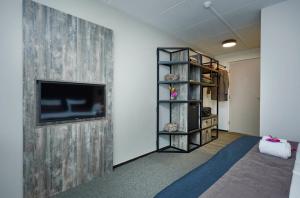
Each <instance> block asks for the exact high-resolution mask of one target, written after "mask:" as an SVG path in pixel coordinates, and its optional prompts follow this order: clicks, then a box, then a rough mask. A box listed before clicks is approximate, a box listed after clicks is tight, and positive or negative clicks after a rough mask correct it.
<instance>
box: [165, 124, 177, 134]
mask: <svg viewBox="0 0 300 198" xmlns="http://www.w3.org/2000/svg"><path fill="white" fill-rule="evenodd" d="M177 130H178V124H177V123H168V124H166V125H165V127H164V131H167V132H175V131H177Z"/></svg>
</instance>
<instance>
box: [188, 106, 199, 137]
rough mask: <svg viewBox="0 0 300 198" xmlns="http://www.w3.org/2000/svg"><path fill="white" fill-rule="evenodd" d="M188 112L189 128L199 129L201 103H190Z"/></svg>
mask: <svg viewBox="0 0 300 198" xmlns="http://www.w3.org/2000/svg"><path fill="white" fill-rule="evenodd" d="M188 112H189V113H188V117H189V119H188V126H189V128H188V130H189V131H191V130H195V129H199V104H190V105H189V109H188Z"/></svg>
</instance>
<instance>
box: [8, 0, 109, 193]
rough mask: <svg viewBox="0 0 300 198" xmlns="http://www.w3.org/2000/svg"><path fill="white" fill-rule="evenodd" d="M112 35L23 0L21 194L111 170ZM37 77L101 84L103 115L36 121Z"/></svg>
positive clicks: (49, 189) (59, 189) (61, 186)
mask: <svg viewBox="0 0 300 198" xmlns="http://www.w3.org/2000/svg"><path fill="white" fill-rule="evenodd" d="M112 37H113V33H112V30H110V29H107V28H104V27H101V26H99V25H96V24H93V23H90V22H88V21H85V20H82V19H79V18H77V17H74V16H71V15H68V14H65V13H62V12H60V11H57V10H55V9H52V8H48V7H46V6H43V5H41V4H38V3H35V2H33V1H31V0H24V1H23V42H24V53H23V55H24V57H23V64H24V84H23V92H24V93H23V96H24V98H23V104H24V108H23V117H24V118H23V129H24V164H23V165H24V170H23V172H24V197H25V198H29V197H34V198H35V197H39V198H41V197H48V196H52V195H54V194H56V193H59V192H62V191H65V190H67V189H69V188H72V187H74V186H77V185H79V184H81V183H83V182H86V181H89V180H91V179H92V178H93V177H95V176H102V175H103V174H105V173H107V172H111V171H112V166H113V132H112V130H113V123H112V84H113V54H112V50H113V38H112ZM37 79H39V80H57V81H67V82H84V83H103V84H105V85H106V94H107V96H106V117H105V118H104V119H98V120H97V119H95V120H90V121H82V122H72V123H70V122H68V123H63V124H61V123H60V124H58V123H57V124H52V125H46V126H37V123H36V109H37V107H36V80H37ZM12 80H13V79H12Z"/></svg>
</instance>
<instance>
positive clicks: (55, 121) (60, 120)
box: [35, 80, 107, 126]
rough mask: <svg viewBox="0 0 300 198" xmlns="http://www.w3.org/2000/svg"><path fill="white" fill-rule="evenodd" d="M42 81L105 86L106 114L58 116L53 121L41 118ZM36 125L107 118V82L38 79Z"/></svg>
mask: <svg viewBox="0 0 300 198" xmlns="http://www.w3.org/2000/svg"><path fill="white" fill-rule="evenodd" d="M42 83H53V84H71V85H74V84H75V85H87V86H103V88H104V96H105V97H104V101H103V103H104V106H105V111H104V116H98V117H97V116H91V117H88V116H87V117H84V118H70V119H65V118H57V119H52V120H51V121H49V120H41V108H40V107H41V105H40V101H41V94H42V90H41V88H42V87H41V84H42ZM35 90H36V125H37V126H44V125H51V124H52V125H53V124H63V123H73V122H82V121H89V120H102V119H105V118H106V111H107V107H106V84H102V83H99V84H96V83H84V82H71V81H56V80H53V81H52V80H36V89H35Z"/></svg>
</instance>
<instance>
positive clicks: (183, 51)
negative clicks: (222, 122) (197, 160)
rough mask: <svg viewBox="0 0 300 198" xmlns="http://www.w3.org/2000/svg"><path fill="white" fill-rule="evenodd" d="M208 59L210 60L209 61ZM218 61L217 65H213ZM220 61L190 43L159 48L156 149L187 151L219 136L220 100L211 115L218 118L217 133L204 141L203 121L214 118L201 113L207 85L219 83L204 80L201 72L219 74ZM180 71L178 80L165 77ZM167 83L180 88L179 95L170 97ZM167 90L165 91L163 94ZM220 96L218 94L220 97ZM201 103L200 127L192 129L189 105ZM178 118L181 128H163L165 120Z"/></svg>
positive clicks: (161, 150)
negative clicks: (190, 45) (187, 45)
mask: <svg viewBox="0 0 300 198" xmlns="http://www.w3.org/2000/svg"><path fill="white" fill-rule="evenodd" d="M191 57H196V58H197V62H194V61H191V59H190V58H191ZM207 60H208V61H207ZM213 65H216V68H213ZM218 70H219V63H218V61H217V60H215V59H213V58H211V57H208V56H205V55H203V54H201V53H199V52H197V51H195V50H193V49H191V48H189V47H160V48H157V140H156V145H157V151H158V152H172V153H173V152H175V153H187V152H191V151H193V150H195V149H197V148H199V147H200V146H203V145H205V144H207V143H209V142H211V141H213V140H215V139H217V138H218V133H219V129H218V111H219V105H218V100H217V107H216V114H215V115H212V116H211V118H212V117H215V118H216V119H217V123H216V124H214V125H211V126H210V128H214V132H213V134H214V135H211V136H212V137H211V140H210V141H207V142H203V141H202V136H203V133H204V130H206V129H207V128H202V121H203V120H205V119H211V118H206V117H201V110H202V108H203V89H204V88H205V87H217V94H218V92H219V91H218V88H219V87H218V84H219V82H218V79H219V78H217V83H216V84H212V83H205V82H202V74H208V75H211V76H213V75H219V74H218ZM168 73H170V74H178V75H179V78H180V79H178V80H176V81H166V80H165V79H163V77H164V75H166V74H168ZM168 86H176V88H177V89H178V90H179V97H178V98H177V99H175V100H171V97H170V92H169V90H168ZM163 93H164V94H163ZM217 98H219V97H217ZM192 104H193V105H195V104H197V105H199V110H198V111H199V112H198V113H199V122H198V127H197V128H195V129H190V130H188V129H189V119H191V118H189V105H192ZM171 122H176V123H177V122H179V123H178V124H179V129H178V131H176V132H167V131H164V130H163V126H164V124H167V123H171Z"/></svg>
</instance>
